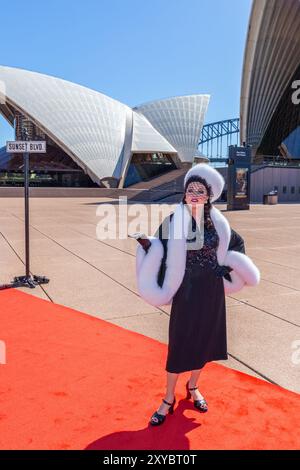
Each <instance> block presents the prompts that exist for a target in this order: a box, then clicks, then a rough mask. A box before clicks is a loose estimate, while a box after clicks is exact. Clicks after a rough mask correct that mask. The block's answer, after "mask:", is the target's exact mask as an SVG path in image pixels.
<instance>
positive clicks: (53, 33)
mask: <svg viewBox="0 0 300 470" xmlns="http://www.w3.org/2000/svg"><path fill="white" fill-rule="evenodd" d="M1 3H2V5H1V6H2V8H1V20H2V21H1V42H0V63H1V65H8V66H14V67H20V68H24V69H28V70H33V71H37V72H42V73H46V74H49V75H54V76H57V77H61V78H64V79H65V80H70V81H73V82H76V83H79V84H81V85H84V86H87V87H90V88H93V89H95V90H98V91H101V92H102V93H105V94H107V95H109V96H111V97H113V98H115V99H118V100H120V101H122V102H123V103H126V104H128V105H129V106H135V105H137V104H141V103H144V102H147V101H150V100H153V99H159V98H167V97H169V96H174V95H187V94H192V93H209V94H211V102H210V105H209V110H208V113H207V116H206V122H212V121H216V120H221V119H226V118H231V117H237V116H238V114H239V95H240V82H241V72H242V63H243V52H244V47H245V39H246V33H247V26H248V18H249V14H250V8H251V0H149V1H144V2H142V1H140V0H84V1H82V2H79V1H74V0H73V1H71V0H60V1H58V0H52V1H51V2H42V1H37V0H27V1H25V2H24V0H23V1H20V0H14V2H9V1H7V0H5V1H3V2H1ZM12 137H13V132H12V130H11V128H10V127H9V125H8V124H7V123H6V122H5V120H4V119H3V118H0V144H1V145H3V144H4V142H5V141H6V140H7V139H10V138H12Z"/></svg>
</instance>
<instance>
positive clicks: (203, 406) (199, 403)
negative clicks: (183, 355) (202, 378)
mask: <svg viewBox="0 0 300 470" xmlns="http://www.w3.org/2000/svg"><path fill="white" fill-rule="evenodd" d="M185 388H186V399H187V400H189V399H190V398H191V397H192V395H191V393H190V390H196V389H197V388H198V387H193V388H189V381H187V383H186V385H185ZM194 407H195V408H197V410H199V411H200V413H206V412H207V411H208V405H207V402H206V400H205V399H204V398H202V399H201V400H194Z"/></svg>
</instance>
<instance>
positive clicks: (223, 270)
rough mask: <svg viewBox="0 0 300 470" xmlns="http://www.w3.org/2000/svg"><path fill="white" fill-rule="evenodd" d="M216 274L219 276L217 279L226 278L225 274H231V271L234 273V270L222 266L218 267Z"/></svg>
mask: <svg viewBox="0 0 300 470" xmlns="http://www.w3.org/2000/svg"><path fill="white" fill-rule="evenodd" d="M214 270H215V273H216V275H217V277H223V276H225V274H228V273H230V271H232V268H231V267H230V266H221V265H219V264H218V265H217V266H216V267H215V268H214Z"/></svg>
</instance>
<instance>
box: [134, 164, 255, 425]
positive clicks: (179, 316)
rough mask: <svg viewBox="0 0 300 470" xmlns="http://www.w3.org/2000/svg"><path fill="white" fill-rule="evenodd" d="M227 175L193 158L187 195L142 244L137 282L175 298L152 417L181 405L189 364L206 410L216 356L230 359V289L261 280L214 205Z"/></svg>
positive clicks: (146, 292) (149, 296) (198, 402)
mask: <svg viewBox="0 0 300 470" xmlns="http://www.w3.org/2000/svg"><path fill="white" fill-rule="evenodd" d="M223 187H224V179H223V177H222V175H221V174H220V173H219V172H218V171H217V170H215V169H214V168H212V167H210V166H209V165H208V164H206V163H199V164H197V165H195V166H193V167H192V168H191V169H190V170H189V171H188V172H187V174H186V175H185V178H184V197H183V200H182V201H181V203H180V204H179V205H178V206H177V208H176V209H175V211H174V212H173V213H172V214H171V215H170V216H168V217H167V218H166V219H165V220H164V221H163V223H162V224H161V226H160V227H159V230H158V232H157V234H156V236H154V237H148V238H149V239H150V241H151V246H150V248H149V249H148V250H147V251H144V250H143V248H142V247H141V246H138V248H137V258H136V260H137V264H136V269H137V285H138V291H139V293H140V295H141V296H142V297H143V298H144V299H145V300H146V301H147V302H148V303H150V304H151V305H154V306H161V305H166V304H170V303H172V307H171V313H170V322H169V343H168V356H167V361H166V371H167V389H166V394H165V397H164V398H163V400H162V404H161V405H160V407H159V409H158V410H157V411H155V413H154V414H153V415H152V417H151V420H150V424H152V425H154V426H155V425H159V424H162V423H163V422H164V420H165V417H166V414H167V413H168V412H169V413H173V410H174V405H175V401H176V399H175V387H176V383H177V380H178V375H179V374H180V373H181V372H185V371H191V375H190V379H189V381H188V382H187V384H186V392H187V398H190V397H191V396H192V397H193V399H194V406H195V408H197V410H199V411H200V412H206V411H207V410H208V405H207V402H206V400H205V398H204V397H203V396H202V395H201V393H200V391H199V390H198V387H197V382H198V379H199V375H200V372H201V370H202V368H203V367H204V365H205V364H206V363H207V362H209V361H214V360H220V359H227V358H228V356H227V339H226V308H225V294H228V293H233V292H237V291H239V290H240V289H241V288H242V287H244V286H254V285H257V284H258V283H259V280H260V273H259V270H258V269H257V267H256V266H255V265H254V263H253V262H252V261H251V259H250V258H249V257H248V256H246V254H245V247H244V241H243V239H242V237H241V236H240V235H239V234H238V233H237V232H235V231H234V230H232V229H231V228H230V226H229V223H228V221H227V219H226V218H225V217H224V216H223V214H222V213H221V212H220V211H219V210H218V209H217V208H216V207H214V206H213V205H212V202H213V201H215V200H217V199H218V198H219V197H220V195H221V193H222V190H223Z"/></svg>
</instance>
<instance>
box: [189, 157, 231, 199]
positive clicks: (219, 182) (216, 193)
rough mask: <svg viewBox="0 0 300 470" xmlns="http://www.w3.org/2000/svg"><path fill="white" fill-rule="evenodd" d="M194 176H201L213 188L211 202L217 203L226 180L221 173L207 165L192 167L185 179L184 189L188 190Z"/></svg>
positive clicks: (201, 164) (199, 164)
mask: <svg viewBox="0 0 300 470" xmlns="http://www.w3.org/2000/svg"><path fill="white" fill-rule="evenodd" d="M193 176H201V178H204V179H205V180H206V181H207V183H208V184H209V185H210V186H211V189H212V192H213V194H212V196H211V197H210V201H211V202H213V201H216V200H217V199H218V198H219V197H220V196H221V194H222V191H223V188H224V185H225V180H224V178H223V176H222V175H221V173H219V172H218V171H217V170H215V168H213V167H212V166H209V165H208V164H207V163H197V165H194V166H192V167H191V168H190V169H189V170H188V172H187V173H186V175H185V177H184V183H183V184H184V189H186V184H187V182H188V180H189V179H190V178H191V177H193Z"/></svg>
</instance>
